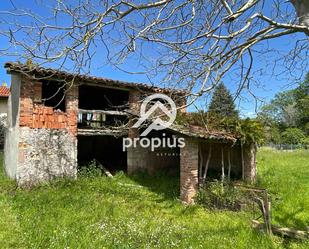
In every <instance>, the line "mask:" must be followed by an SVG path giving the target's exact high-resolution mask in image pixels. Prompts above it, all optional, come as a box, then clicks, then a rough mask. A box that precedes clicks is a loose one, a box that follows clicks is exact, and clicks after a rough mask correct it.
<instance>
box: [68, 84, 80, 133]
mask: <svg viewBox="0 0 309 249" xmlns="http://www.w3.org/2000/svg"><path fill="white" fill-rule="evenodd" d="M65 104H66V114H67V120H68V129H69V131H70V132H71V134H72V135H73V136H76V135H77V116H78V86H76V85H73V86H69V88H68V91H67V93H66V102H65Z"/></svg>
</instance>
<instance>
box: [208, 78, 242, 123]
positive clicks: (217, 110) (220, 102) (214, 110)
mask: <svg viewBox="0 0 309 249" xmlns="http://www.w3.org/2000/svg"><path fill="white" fill-rule="evenodd" d="M208 112H209V114H210V115H216V116H218V117H221V118H238V111H237V110H236V108H235V104H234V101H233V96H232V95H231V93H230V91H229V90H228V89H227V88H226V87H225V85H224V84H223V83H220V84H219V85H218V86H217V87H216V88H215V90H214V93H213V95H212V99H211V102H210V105H209V109H208Z"/></svg>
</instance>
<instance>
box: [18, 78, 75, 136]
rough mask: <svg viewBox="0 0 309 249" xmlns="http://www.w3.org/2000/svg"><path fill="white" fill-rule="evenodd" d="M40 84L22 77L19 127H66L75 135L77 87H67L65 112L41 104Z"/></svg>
mask: <svg viewBox="0 0 309 249" xmlns="http://www.w3.org/2000/svg"><path fill="white" fill-rule="evenodd" d="M41 96H42V84H41V83H40V82H38V81H33V80H31V79H26V78H23V79H22V84H21V93H20V119H19V120H20V121H19V125H20V127H29V128H47V129H68V131H69V132H70V133H71V134H72V135H73V136H76V135H77V114H78V87H77V86H71V87H69V89H68V91H67V93H66V112H62V111H58V110H54V109H53V107H49V106H44V105H43V104H41V103H40V102H41Z"/></svg>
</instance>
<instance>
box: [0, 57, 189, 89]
mask: <svg viewBox="0 0 309 249" xmlns="http://www.w3.org/2000/svg"><path fill="white" fill-rule="evenodd" d="M4 68H7V69H8V71H9V72H21V73H24V74H29V75H34V74H37V75H38V76H39V75H41V77H42V78H43V77H46V78H48V77H49V78H51V77H55V76H57V77H60V78H63V79H64V78H73V79H74V78H78V79H80V80H84V81H90V82H91V81H92V82H96V83H108V84H115V85H118V86H119V87H121V86H123V87H127V88H140V89H141V90H146V91H154V92H162V93H164V92H165V93H177V94H181V95H187V94H188V92H187V91H185V90H182V89H172V88H163V87H158V86H153V85H148V84H145V83H138V82H129V81H122V80H115V79H110V78H103V77H98V76H92V75H87V74H78V73H71V72H67V71H62V70H58V69H53V68H45V67H42V66H39V65H35V64H30V65H27V64H23V63H20V62H6V63H5V64H4Z"/></svg>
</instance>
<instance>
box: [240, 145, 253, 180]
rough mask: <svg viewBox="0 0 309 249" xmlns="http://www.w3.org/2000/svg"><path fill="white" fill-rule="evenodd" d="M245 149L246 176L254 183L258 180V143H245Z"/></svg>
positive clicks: (246, 178)
mask: <svg viewBox="0 0 309 249" xmlns="http://www.w3.org/2000/svg"><path fill="white" fill-rule="evenodd" d="M243 150H244V178H245V181H248V182H250V183H253V182H254V181H255V180H256V145H255V144H254V143H251V144H245V145H243Z"/></svg>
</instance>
